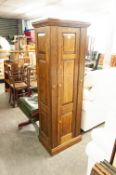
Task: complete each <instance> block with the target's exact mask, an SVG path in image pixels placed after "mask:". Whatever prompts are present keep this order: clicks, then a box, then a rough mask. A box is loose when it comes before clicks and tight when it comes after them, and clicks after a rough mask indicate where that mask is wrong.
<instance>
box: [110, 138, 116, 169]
mask: <svg viewBox="0 0 116 175" xmlns="http://www.w3.org/2000/svg"><path fill="white" fill-rule="evenodd" d="M110 163H111V165H113V166H114V167H116V140H115V142H114V147H113V150H112V155H111V159H110Z"/></svg>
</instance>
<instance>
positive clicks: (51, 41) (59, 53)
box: [33, 19, 89, 155]
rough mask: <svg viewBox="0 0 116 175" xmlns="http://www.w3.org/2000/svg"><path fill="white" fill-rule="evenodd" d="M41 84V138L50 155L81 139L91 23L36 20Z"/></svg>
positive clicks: (38, 73)
mask: <svg viewBox="0 0 116 175" xmlns="http://www.w3.org/2000/svg"><path fill="white" fill-rule="evenodd" d="M33 26H34V28H35V36H36V56H37V67H39V70H37V79H38V85H39V89H38V92H39V98H38V100H39V118H40V128H39V140H40V142H41V143H42V144H43V145H44V146H45V148H46V149H47V150H48V152H49V153H50V154H52V155H53V154H56V153H58V152H60V151H61V150H64V149H66V148H67V147H69V146H71V145H73V144H74V143H77V142H79V141H80V140H81V135H80V125H81V108H82V92H83V76H84V59H85V53H86V32H87V27H88V26H89V24H88V23H84V22H77V21H69V20H58V19H46V20H42V21H39V22H35V23H33Z"/></svg>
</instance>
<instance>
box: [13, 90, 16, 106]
mask: <svg viewBox="0 0 116 175" xmlns="http://www.w3.org/2000/svg"><path fill="white" fill-rule="evenodd" d="M15 101H16V92H15V90H13V108H15Z"/></svg>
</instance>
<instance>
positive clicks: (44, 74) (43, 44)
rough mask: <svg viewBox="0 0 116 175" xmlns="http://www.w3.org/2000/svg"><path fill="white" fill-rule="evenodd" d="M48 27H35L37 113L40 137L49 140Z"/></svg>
mask: <svg viewBox="0 0 116 175" xmlns="http://www.w3.org/2000/svg"><path fill="white" fill-rule="evenodd" d="M49 36H50V28H49V27H41V28H39V29H37V65H38V68H39V71H38V76H37V77H38V90H39V114H40V137H41V138H43V139H44V140H46V141H47V142H49V137H50V131H49V120H50V119H49V117H50V113H49V109H50V101H49V100H50V98H49V94H50V93H49V87H50V85H49V49H50V39H49Z"/></svg>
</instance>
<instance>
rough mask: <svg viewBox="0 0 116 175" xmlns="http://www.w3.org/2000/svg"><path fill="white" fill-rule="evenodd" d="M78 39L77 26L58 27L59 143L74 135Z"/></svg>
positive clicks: (78, 31) (78, 30)
mask: <svg viewBox="0 0 116 175" xmlns="http://www.w3.org/2000/svg"><path fill="white" fill-rule="evenodd" d="M79 41H80V29H79V28H77V29H75V28H66V27H65V28H63V27H60V28H59V32H58V44H59V46H58V47H59V48H58V51H59V58H58V85H59V86H58V87H59V88H58V111H59V112H58V116H59V133H60V134H59V143H60V144H62V143H64V142H66V141H68V140H70V139H71V138H73V137H74V130H75V117H76V100H77V86H78V62H79Z"/></svg>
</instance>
